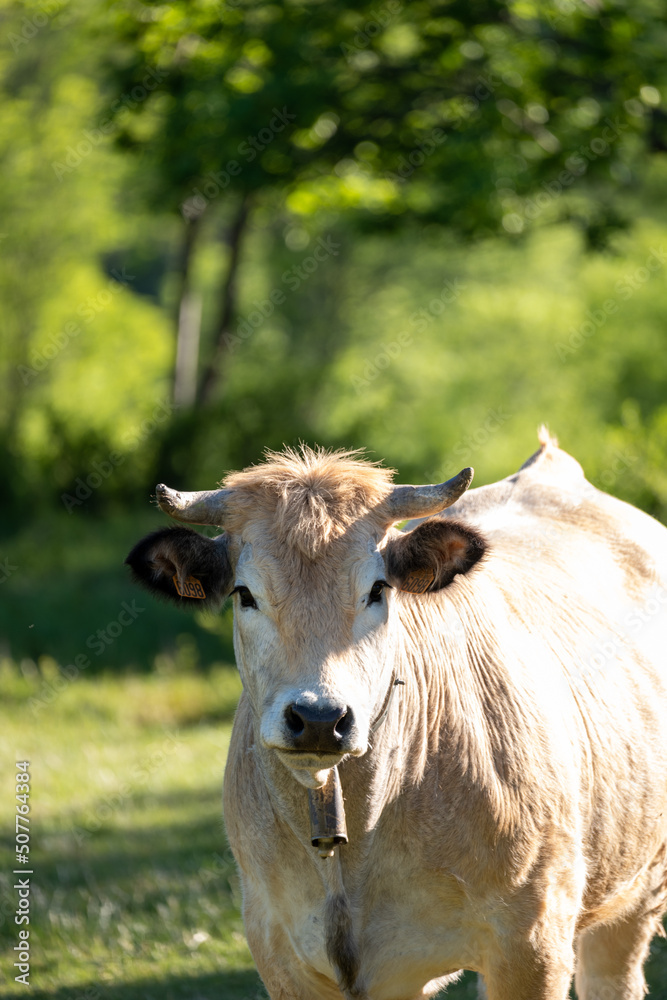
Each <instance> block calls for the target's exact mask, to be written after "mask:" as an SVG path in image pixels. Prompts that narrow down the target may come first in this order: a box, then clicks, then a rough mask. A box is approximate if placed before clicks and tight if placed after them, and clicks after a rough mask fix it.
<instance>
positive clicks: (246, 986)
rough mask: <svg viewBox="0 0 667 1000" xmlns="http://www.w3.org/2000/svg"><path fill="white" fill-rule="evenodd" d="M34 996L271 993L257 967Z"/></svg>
mask: <svg viewBox="0 0 667 1000" xmlns="http://www.w3.org/2000/svg"><path fill="white" fill-rule="evenodd" d="M29 992H30V997H31V998H32V1000H266V998H267V997H268V993H267V992H266V990H265V989H264V987H263V985H262V981H261V979H260V978H259V976H258V975H257V973H256V972H254V971H247V972H219V973H213V974H209V975H201V976H166V977H165V978H164V979H137V980H135V981H134V982H125V983H118V984H114V985H111V984H106V983H105V984H102V983H97V982H90V983H87V984H83V983H82V984H81V985H80V986H77V987H71V986H68V987H61V988H60V989H55V990H53V991H51V990H35V989H32V988H31V989H30V991H29ZM25 996H26V990H25V988H22V991H18V990H17V991H16V992H11V993H5V992H3V1000H19V998H23V1000H25Z"/></svg>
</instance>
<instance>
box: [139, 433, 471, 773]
mask: <svg viewBox="0 0 667 1000" xmlns="http://www.w3.org/2000/svg"><path fill="white" fill-rule="evenodd" d="M391 475H392V474H391V470H387V469H382V468H378V466H377V465H374V464H373V463H370V462H366V461H362V460H360V459H358V458H356V457H355V456H354V453H337V454H329V453H325V452H313V451H310V450H308V449H302V451H301V453H300V454H296V453H294V452H292V451H290V450H287V451H285V452H284V453H280V454H276V453H271V454H269V456H268V458H267V461H266V462H265V463H264V464H262V465H258V466H253V467H252V468H250V469H246V470H245V471H244V472H240V473H234V474H232V475H230V476H228V477H227V479H226V480H225V481H224V484H223V487H222V488H221V489H219V490H212V491H207V492H203V493H179V492H176V491H175V490H171V489H168V488H167V487H166V486H162V485H160V486H158V487H157V499H158V503H159V505H160V507H161V508H162V510H163V511H165V512H166V513H168V514H170V515H171V516H172V517H174V518H175V519H177V520H179V521H185V522H190V523H194V524H211V525H218V526H220V527H223V528H224V529H225V531H224V534H222V535H220V536H219V537H218V538H215V539H209V538H205V537H203V536H202V535H200V534H198V533H197V532H195V531H192V530H191V529H188V528H182V527H177V528H166V529H163V530H161V531H156V532H154V533H153V534H151V535H149V536H148V537H146V538H144V539H142V541H140V542H139V544H138V545H137V546H136V547H135V548H134V549H133V550H132V552H131V553H130V555H129V556H128V559H127V562H128V563H129V565H130V566H131V568H132V570H133V572H134V575H135V577H136V578H137V579H138V581H139V582H140V583H142V584H143V585H145V586H147V587H148V588H149V589H151V590H153V591H155V592H157V593H160V594H163V595H166V596H167V597H169V598H171V599H172V600H174V601H175V602H177V603H179V604H182V605H183V604H190V605H199V606H202V605H204V604H208V605H212V606H219V605H220V604H221V603H222V602H223V600H224V599H225V598H226V597H228V596H229V595H233V599H234V604H235V606H234V647H235V651H236V659H237V664H238V667H239V670H240V673H241V679H242V681H243V686H244V689H245V691H246V693H247V696H248V698H249V699H250V702H251V705H252V708H253V711H254V716H255V722H256V732H257V738H258V740H259V741H260V743H261V744H262V745H263V746H264V747H265V748H266V749H267V750H268V751H272V752H274V753H276V754H277V755H278V757H279V758H280V760H281V761H282V763H283V764H284V765H285V766H286V767H287V768H289V770H290V771H291V772H292V773H293V774H294V776H295V777H296V778H297V779H298V780H299V781H300V782H301V783H302V784H304V785H306V786H307V787H310V788H314V787H318V786H320V785H321V784H322V783H323V782H324V781H325V780H326V774H327V772H328V770H329V769H330V768H331V767H333V766H335V765H336V764H338V763H340V761H341V760H342V759H343V758H344V757H346V756H361V755H362V754H364V753H365V752H366V750H367V748H368V745H369V737H370V734H371V731H372V729H373V726H374V723H375V722H376V720H377V719H378V718H379V717H380V716H381V714H382V710H383V706H384V705H385V704H386V700H387V696H388V692H389V690H390V686H391V684H392V683H393V680H394V664H395V662H396V657H397V643H398V630H399V609H398V606H397V603H398V602H399V601H401V600H405V598H403V597H400V596H397V593H396V592H400V591H405V592H409V593H427V592H433V591H438V590H441V589H442V588H444V587H446V586H448V585H449V584H450V583H451V582H452V580H453V579H454V577H455V576H456V574H459V573H466V572H467V571H468V570H469V569H470V568H471V567H472V566H473V565H474V564H475V563H476V562H477V560H478V559H479V558H480V557H481V555H482V554H483V551H484V545H483V541H482V539H481V538H480V536H479V535H478V534H477V533H476V532H475V531H474V530H472V529H471V528H469V527H466V526H464V525H462V524H459V523H457V522H456V521H454V520H452V519H449V518H447V519H433V520H428V521H424V522H422V523H421V524H419V525H418V526H417V527H416V528H414V529H413V530H412V531H410V532H406V533H399V532H397V531H396V530H395V529H394V528H393V527H392V526H393V525H394V524H395V523H396V522H397V521H403V520H405V519H407V518H419V517H427V516H429V515H431V514H435V513H437V512H439V511H441V510H443V509H444V508H445V507H448V506H449V505H450V504H452V503H454V501H455V500H457V499H458V497H459V496H460V495H461V494H462V493H463V492H464V491H465V490H466V489H467V488H468V486H469V485H470V482H471V479H472V470H471V469H464V470H463V472H460V473H459V474H458V476H455V477H454V479H451V480H450V481H449V482H447V483H442V484H440V485H438V486H394V485H392V482H391ZM422 599H423V598H422ZM426 599H428V598H426Z"/></svg>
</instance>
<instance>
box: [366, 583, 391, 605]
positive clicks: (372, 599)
mask: <svg viewBox="0 0 667 1000" xmlns="http://www.w3.org/2000/svg"><path fill="white" fill-rule="evenodd" d="M388 586H389V584H388V583H387V581H386V580H376V581H375V583H374V584H373V586H372V587H371V592H370V594H369V595H368V603H369V604H379V603H380V601H381V600H382V591H383V590H384V588H385V587H388Z"/></svg>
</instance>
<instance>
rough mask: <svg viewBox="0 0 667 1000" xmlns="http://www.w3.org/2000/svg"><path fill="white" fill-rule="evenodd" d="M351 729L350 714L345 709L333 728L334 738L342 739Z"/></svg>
mask: <svg viewBox="0 0 667 1000" xmlns="http://www.w3.org/2000/svg"><path fill="white" fill-rule="evenodd" d="M351 728H352V712H350V711H348V710H347V709H346V710H345V712H344V713H343V715H342V716H341V717H340V719H339V720H338V722H337V723H336V725H335V726H334V733H335V735H336V736H340V738H341V739H343V738H344V737H345V736H347V734H348V733H349V731H350V729H351Z"/></svg>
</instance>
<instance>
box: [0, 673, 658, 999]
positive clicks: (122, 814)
mask: <svg viewBox="0 0 667 1000" xmlns="http://www.w3.org/2000/svg"><path fill="white" fill-rule="evenodd" d="M161 662H162V667H161V672H158V673H153V674H151V675H145V676H126V677H122V678H119V677H114V676H109V675H103V676H99V677H96V678H92V677H85V676H80V677H79V678H77V679H75V680H74V681H71V682H66V683H65V684H64V686H63V687H62V689H61V690H60V691H59V692H57V693H56V695H55V697H54V698H53V700H52V701H51V702H50V703H49V704H48V706H47V707H44V706H43V705H42V701H41V700H40V699H41V695H42V694H43V691H44V685H45V684H49V683H52V682H53V681H54V679H55V677H56V667H55V665H54V664H53V663H48V662H43V663H42V667H43V671H44V675H45V676H42V675H40V674H38V673H37V672H36V671H35V670H34V669H32V670H31V669H30V668H29V666H28V665H27V664H24V665H23V670H22V671H20V670H19V669H18V668H17V667H16V666H15V665H14V664H13V663H12V662H10V661H7V660H5V661H3V662H0V703H1V704H2V705H3V707H4V712H3V720H2V729H1V733H0V751H1V759H2V761H3V769H2V772H1V774H0V795H1V796H2V802H3V803H7V804H11V803H12V802H13V801H14V792H15V789H14V774H15V772H14V769H13V762H14V761H15V760H29V761H30V775H31V799H30V807H31V812H30V836H31V842H30V846H31V853H30V862H31V865H30V867H31V868H32V869H33V871H34V874H33V875H32V877H31V887H32V896H31V912H30V926H29V929H30V949H31V977H30V995H31V996H33V997H35V998H38V1000H260V998H263V997H266V993H265V991H264V989H263V986H262V984H261V982H260V979H259V977H258V975H257V973H256V971H255V969H254V966H253V962H252V957H251V955H250V952H249V950H248V947H247V944H246V941H245V937H244V933H243V925H242V921H241V916H240V912H239V903H240V899H239V888H238V882H237V876H236V873H235V868H234V863H233V859H232V857H231V853H230V851H229V848H228V845H227V842H226V839H225V835H224V828H223V824H222V814H221V798H220V792H221V786H222V773H223V768H224V763H225V756H226V753H227V747H228V743H229V737H230V732H231V724H232V716H233V711H234V706H235V703H236V700H237V698H238V695H239V692H240V682H239V680H238V675H237V673H236V671H235V669H234V668H232V667H230V666H222V665H219V666H217V667H214V668H213V669H212V670H211V671H210V673H208V674H207V675H202V674H201V673H199V672H196V671H192V672H190V673H183V672H177V673H173V672H170V669H169V664H168V663H166V661H164V660H163V661H161ZM172 669H173V664H172ZM3 814H4V815H5V816H7V815H8V814H9V810H6V809H4V808H3ZM0 853H1V855H2V858H1V862H2V863H1V864H0V889H1V906H0V948H1V949H2V959H3V968H4V969H5V970H7V979H6V983H5V985H4V987H3V988H2V991H1V993H2V996H3V997H6V998H7V1000H14V998H18V997H24V996H25V995H26V993H25V987H24V986H22V985H21V984H18V983H15V982H14V980H13V976H14V972H13V970H12V965H13V962H14V961H15V958H14V951H13V948H14V945H15V944H16V942H17V940H18V934H17V931H18V928H17V927H16V925H15V924H14V921H13V914H14V910H15V908H16V900H17V895H16V891H15V890H14V889H13V888H12V886H13V883H14V876H13V875H12V874H11V873H12V871H13V869H14V867H15V864H16V862H15V851H14V829H13V827H12V828H10V826H9V825H8V824H7V823H6V822H5V823H4V824H3V826H2V829H1V839H0ZM648 972H649V980H650V985H651V997H653V998H657V1000H667V948H666V947H665V944H664V942H662V941H660V940H658V941H656V942H655V943H654V946H653V950H652V955H651V959H650V961H649V964H648ZM447 996H448V998H450V1000H473V998H475V997H476V986H475V977H474V976H472V975H471V974H466V975H465V976H464V978H463V979H462V980H461V981H460V982H459V983H457V984H456V985H455V986H453V987H452V988H450V990H449V992H448V993H447Z"/></svg>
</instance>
